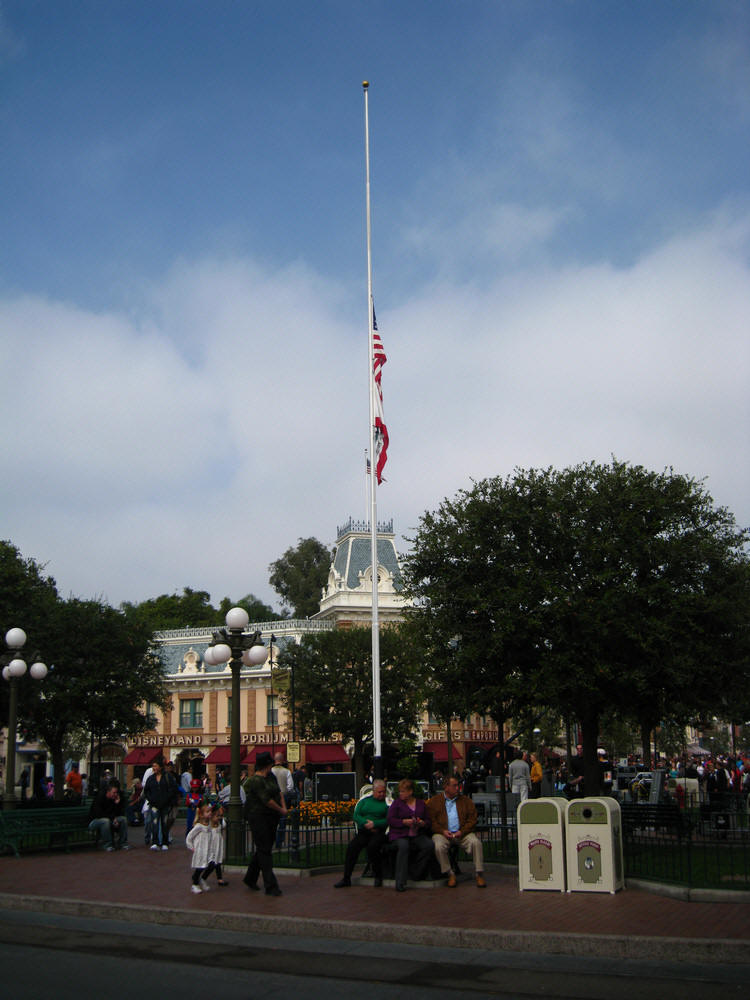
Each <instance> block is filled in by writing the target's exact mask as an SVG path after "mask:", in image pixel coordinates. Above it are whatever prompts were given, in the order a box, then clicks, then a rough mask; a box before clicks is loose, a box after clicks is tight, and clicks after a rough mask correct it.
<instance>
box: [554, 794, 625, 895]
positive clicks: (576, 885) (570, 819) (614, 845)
mask: <svg viewBox="0 0 750 1000" xmlns="http://www.w3.org/2000/svg"><path fill="white" fill-rule="evenodd" d="M565 821H566V848H567V849H566V853H567V874H568V892H611V893H615V892H617V890H618V889H622V887H623V886H624V884H625V875H624V864H623V856H622V823H621V821H620V804H619V802H617V801H616V800H615V799H608V798H604V799H593V798H591V799H573V800H572V801H571V802H568V804H567V815H566V817H565Z"/></svg>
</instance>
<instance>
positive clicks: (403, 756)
mask: <svg viewBox="0 0 750 1000" xmlns="http://www.w3.org/2000/svg"><path fill="white" fill-rule="evenodd" d="M396 767H397V769H398V772H399V774H400V775H401V776H402V777H403V778H415V777H416V776H417V775H418V774H419V762H418V760H417V743H416V740H413V739H401V740H399V741H398V747H397V748H396Z"/></svg>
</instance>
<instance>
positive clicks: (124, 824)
mask: <svg viewBox="0 0 750 1000" xmlns="http://www.w3.org/2000/svg"><path fill="white" fill-rule="evenodd" d="M90 819H91V822H90V823H89V830H91V832H92V833H98V834H99V836H100V837H101V841H102V847H103V848H104V850H105V851H113V850H114V849H115V845H114V843H113V841H114V838H115V836H117V837H118V839H119V844H120V847H121V848H122V850H123V851H129V850H130V847H129V846H128V821H127V819H126V818H125V800H124V798H123V796H122V795H121V794H120V782H119V781H118V780H117V778H112V780H111V781H110V783H109V785H108V786H107V788H102V789H100V790H99V792H98V793H97V795H96V798H95V799H94V801H93V803H92V804H91V813H90Z"/></svg>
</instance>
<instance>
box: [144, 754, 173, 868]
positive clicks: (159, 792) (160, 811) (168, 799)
mask: <svg viewBox="0 0 750 1000" xmlns="http://www.w3.org/2000/svg"><path fill="white" fill-rule="evenodd" d="M153 769H154V773H153V774H152V775H151V776H150V777H149V779H148V780H147V782H146V784H145V785H144V786H143V794H144V796H145V798H146V801H147V802H148V806H149V809H150V810H151V840H152V843H151V850H152V851H158V850H159V849H160V848H161V850H162V851H168V850H169V811H170V809H171V808H172V806H173V805H174V804H175V802H176V798H177V783H176V782H175V780H174V778H173V777H172V776H171V775H170V774H169V773H168V772H166V771H164V770H163V765H162V762H161V761H158V760H155V761H154V763H153Z"/></svg>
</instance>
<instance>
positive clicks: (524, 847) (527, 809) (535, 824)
mask: <svg viewBox="0 0 750 1000" xmlns="http://www.w3.org/2000/svg"><path fill="white" fill-rule="evenodd" d="M566 805H567V802H566V800H565V799H526V800H525V801H524V802H520V803H519V804H518V809H517V810H516V830H517V833H518V888H519V889H521V890H522V891H523V890H525V889H552V890H553V891H555V892H565V806H566Z"/></svg>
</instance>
